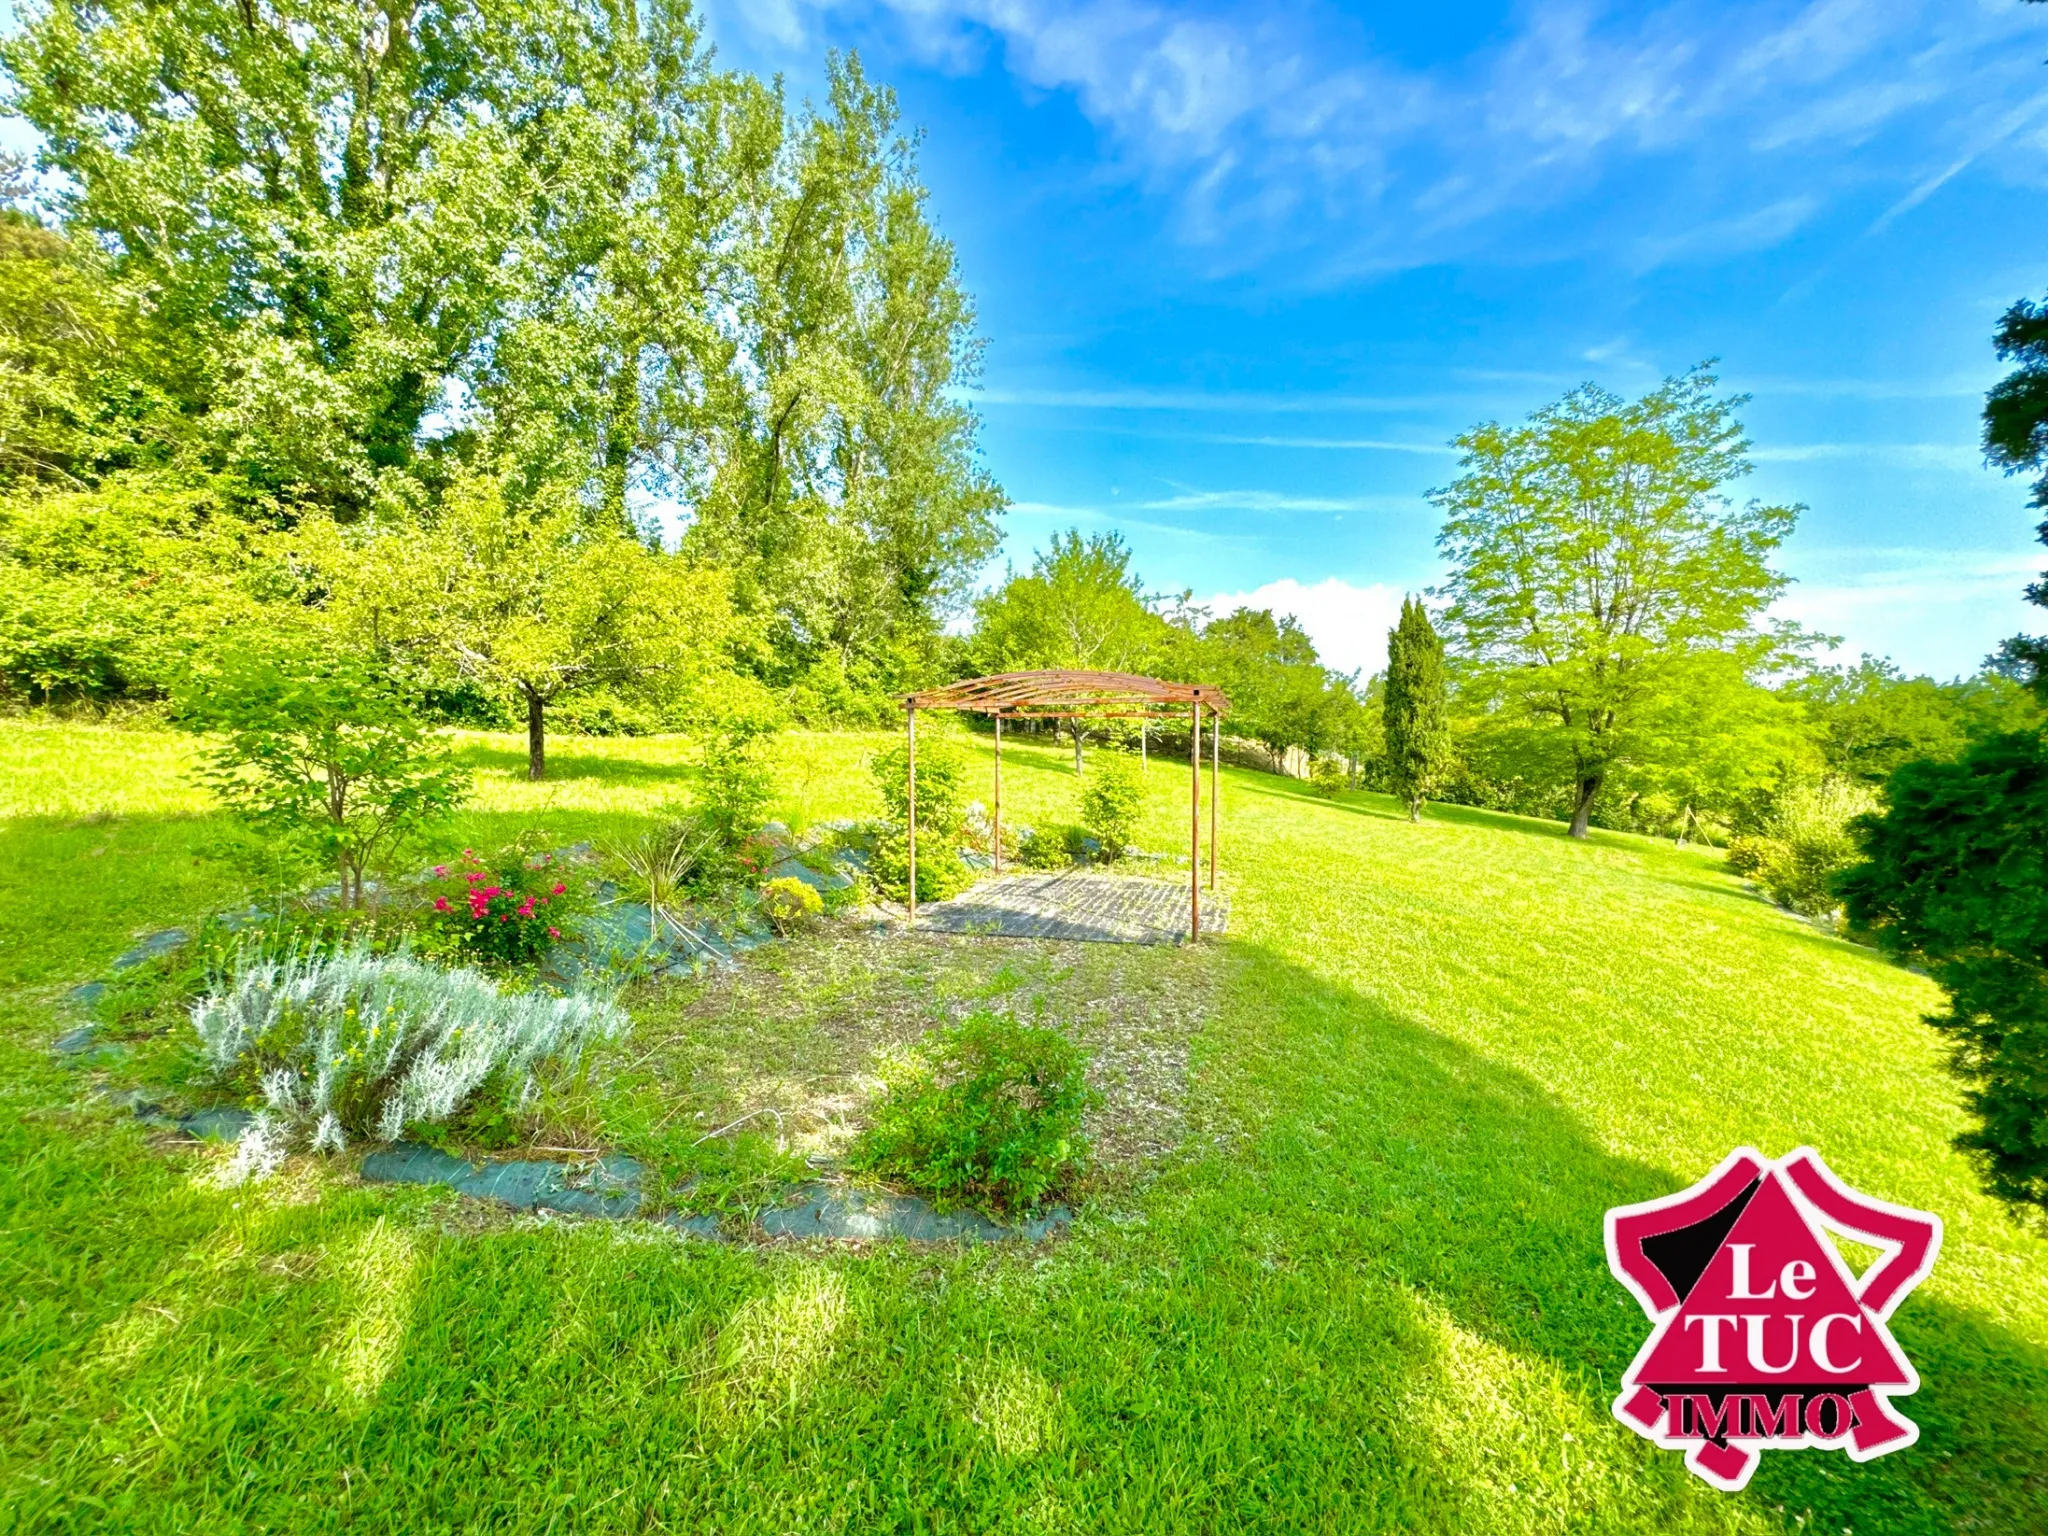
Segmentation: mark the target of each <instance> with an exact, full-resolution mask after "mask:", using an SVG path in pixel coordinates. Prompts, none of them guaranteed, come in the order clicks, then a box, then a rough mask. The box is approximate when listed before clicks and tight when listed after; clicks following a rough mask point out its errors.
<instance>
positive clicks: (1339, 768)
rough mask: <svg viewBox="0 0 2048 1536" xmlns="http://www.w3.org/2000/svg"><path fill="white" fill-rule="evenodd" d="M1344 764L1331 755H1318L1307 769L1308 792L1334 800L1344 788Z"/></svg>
mask: <svg viewBox="0 0 2048 1536" xmlns="http://www.w3.org/2000/svg"><path fill="white" fill-rule="evenodd" d="M1344 778H1345V776H1344V765H1343V764H1342V763H1340V762H1338V761H1337V760H1336V759H1335V758H1333V757H1319V758H1317V759H1316V760H1315V763H1314V765H1313V766H1312V767H1310V769H1309V771H1308V787H1309V793H1310V794H1314V795H1320V796H1322V798H1323V799H1325V800H1334V799H1336V798H1337V796H1338V795H1339V794H1340V793H1341V792H1342V791H1343V789H1344Z"/></svg>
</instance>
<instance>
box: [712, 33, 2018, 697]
mask: <svg viewBox="0 0 2048 1536" xmlns="http://www.w3.org/2000/svg"><path fill="white" fill-rule="evenodd" d="M707 25H708V29H709V32H710V35H711V38H712V40H713V41H714V42H715V43H716V45H717V46H718V48H719V50H720V53H721V56H722V57H723V58H724V59H725V61H726V62H728V63H737V64H742V65H746V66H748V67H751V68H755V69H758V70H761V71H763V72H776V71H780V72H782V73H783V74H785V75H786V77H787V78H788V80H789V83H790V86H791V88H792V89H793V90H794V91H796V92H797V93H798V94H804V93H808V92H812V91H814V90H815V89H816V86H817V83H818V81H819V78H820V75H821V66H822V59H823V57H824V53H825V50H826V49H827V48H830V47H837V48H858V49H859V51H860V53H861V55H862V57H863V59H864V60H865V61H866V63H867V64H868V67H869V69H870V72H871V73H872V74H874V75H875V76H876V77H878V78H880V79H882V80H885V81H887V82H888V83H890V84H892V85H893V86H895V87H896V89H897V91H898V92H899V94H900V96H901V100H902V104H903V108H904V113H905V117H906V119H907V120H908V121H909V122H910V123H912V124H915V125H917V126H919V127H921V128H922V129H923V130H924V131H925V135H926V137H925V144H924V149H923V164H924V168H925V174H926V179H927V180H928V181H929V183H930V185H931V187H932V191H933V206H934V211H935V213H936V215H937V217H938V219H939V221H940V223H941V225H942V227H943V228H944V230H945V231H946V233H947V234H948V235H949V236H950V237H951V238H952V239H953V240H954V241H955V242H956V243H957V245H958V247H959V251H960V257H961V263H962V266H963V268H964V271H965V274H966V279H967V282H968V284H969V286H970V287H971V288H972V290H973V292H974V293H975V295H976V297H977V299H978V301H979V304H980V312H981V324H982V330H983V332H984V334H985V335H986V337H987V341H988V349H987V354H986V358H985V368H984V377H983V388H982V390H981V392H980V396H979V404H980V408H981V410H982V412H983V414H984V418H985V431H984V444H985V448H986V452H987V456H988V460H989V463H990V466H991V467H992V468H993V470H994V471H995V473H996V474H997V476H998V477H999V478H1000V480H1001V481H1002V483H1003V485H1004V487H1005V489H1006V490H1007V491H1008V492H1009V495H1010V496H1011V498H1012V500H1013V502H1014V505H1013V507H1012V509H1011V512H1010V514H1009V519H1008V528H1009V541H1008V547H1007V552H1008V553H1009V554H1011V555H1012V556H1014V557H1015V558H1017V559H1018V560H1020V562H1021V561H1023V560H1026V559H1028V557H1029V554H1030V551H1031V549H1032V548H1033V547H1034V546H1036V545H1038V544H1040V543H1042V542H1043V541H1044V540H1045V538H1046V537H1047V536H1048V535H1049V534H1050V533H1052V532H1053V531H1055V530H1057V529H1060V528H1064V527H1067V526H1070V525H1071V526H1079V527H1081V528H1084V529H1089V530H1093V529H1098V528H1106V527H1115V528H1119V529H1121V530H1122V531H1123V532H1124V533H1125V535H1126V536H1127V537H1128V538H1129V540H1130V542H1131V544H1132V545H1133V547H1134V548H1135V549H1136V551H1137V555H1138V561H1137V563H1138V567H1139V569H1140V570H1141V571H1142V573H1143V575H1144V576H1145V578H1146V580H1147V582H1148V583H1149V584H1151V585H1152V586H1154V587H1156V588H1160V589H1168V588H1171V589H1179V588H1183V587H1191V588H1193V589H1194V590H1195V591H1196V593H1197V595H1198V596H1200V597H1202V598H1207V599H1219V600H1221V601H1223V602H1224V603H1226V604H1227V603H1228V602H1230V601H1233V600H1235V599H1237V598H1238V597H1240V596H1245V595H1250V596H1252V597H1255V598H1256V600H1257V601H1259V602H1260V603H1262V604H1264V603H1273V604H1276V605H1277V606H1280V607H1282V608H1291V609H1293V610H1295V611H1297V612H1298V613H1299V614H1300V615H1301V617H1302V618H1303V620H1304V622H1305V623H1306V624H1307V625H1308V626H1309V628H1310V631H1311V633H1313V634H1315V635H1316V636H1317V638H1318V640H1319V643H1320V644H1321V645H1322V647H1323V649H1324V651H1325V652H1326V654H1327V655H1328V657H1329V658H1330V659H1331V660H1332V661H1333V662H1335V663H1337V664H1339V665H1342V666H1344V667H1347V668H1348V667H1351V666H1361V665H1362V666H1365V667H1367V668H1371V667H1373V666H1375V665H1377V663H1378V659H1379V657H1380V655H1381V654H1382V645H1383V639H1384V631H1385V628H1386V626H1387V625H1388V623H1390V622H1391V610H1392V609H1393V608H1394V607H1395V606H1397V605H1398V602H1399V595H1400V593H1401V592H1402V591H1403V590H1404V589H1416V588H1421V587H1424V586H1427V585H1428V584H1430V583H1431V582H1432V581H1433V580H1435V579H1436V578H1437V576H1438V574H1439V572H1438V567H1437V564H1436V558H1435V549H1434V544H1433V540H1434V535H1435V531H1436V518H1435V516H1434V514H1433V512H1432V510H1431V508H1430V507H1429V505H1428V504H1427V502H1426V501H1425V499H1424V495H1425V492H1426V491H1427V490H1428V489H1429V488H1430V487H1431V486H1433V485H1438V484H1441V483H1443V482H1444V481H1445V480H1446V479H1448V478H1449V477H1450V476H1451V475H1452V474H1453V473H1454V464H1453V460H1452V458H1451V456H1450V455H1449V454H1448V453H1447V452H1446V451H1445V444H1446V442H1447V440H1448V439H1449V438H1450V437H1451V436H1452V435H1453V434H1454V433H1456V432H1457V431H1459V430H1461V429H1462V428H1464V427H1466V426H1467V425H1469V424H1471V423H1472V422H1474V421H1477V420H1481V419H1484V418H1487V417H1498V418H1502V419H1512V418H1515V417H1519V416H1521V415H1522V414H1524V413H1526V412H1527V411H1529V410H1531V409H1533V408H1534V407H1536V406H1538V405H1540V404H1542V403H1544V402H1545V401H1546V400H1549V399H1552V398H1554V397H1555V396H1556V395H1558V394H1559V393H1561V392H1562V391H1563V390H1565V389H1567V388H1569V387H1571V386H1572V385H1573V384H1576V383H1578V382H1580V381H1582V380H1587V379H1592V380H1597V381H1599V382H1601V383H1604V384H1606V385H1607V386H1609V387H1610V388H1613V389H1616V390H1620V391H1624V392H1631V393H1633V392H1639V391H1641V390H1642V389H1644V388H1646V387H1648V386H1650V385H1652V384H1653V383H1655V381H1656V380H1657V379H1658V378H1659V377H1661V376H1662V375H1664V374H1666V373H1670V372H1675V371H1678V370H1681V369H1683V368H1685V367H1687V366H1688V365H1690V364H1692V363H1694V362H1696V361H1699V360H1701V359H1704V358H1709V357H1717V358H1719V359H1720V360H1721V363H1720V367H1721V372H1722V375H1723V377H1724V379H1725V380H1726V382H1727V384H1728V386H1729V387H1730V388H1732V389H1736V390H1740V391H1743V392H1745V393H1747V394H1749V395H1750V396H1752V400H1751V403H1750V405H1749V406H1748V407H1747V409H1746V411H1745V419H1746V421H1747V423H1748V425H1749V428H1750V431H1751V435H1752V437H1753V438H1754V440H1755V444H1756V455H1755V457H1756V460H1757V467H1756V473H1755V474H1754V476H1753V477H1752V478H1751V479H1750V481H1749V482H1748V485H1747V487H1746V488H1745V493H1746V494H1753V495H1757V496H1760V497H1764V498H1767V499H1771V500H1796V501H1801V502H1804V503H1805V504H1806V505H1807V506H1808V508H1809V510H1808V512H1807V514H1806V516H1805V518H1804V519H1803V520H1802V523H1801V525H1800V528H1799V531H1798V533H1797V534H1796V535H1795V537H1794V539H1793V541H1792V543H1791V544H1790V545H1789V546H1788V547H1787V549H1786V550H1785V552H1784V555H1783V559H1782V562H1781V563H1782V566H1783V568H1784V569H1785V570H1786V571H1787V572H1788V573H1789V574H1791V575H1792V576H1794V577H1796V578H1797V585H1795V586H1794V587H1793V588H1792V591H1791V594H1790V595H1789V596H1788V597H1787V599H1786V600H1785V602H1784V603H1783V604H1782V611H1783V612H1784V613H1786V614H1787V615H1789V616H1792V617H1796V618H1799V619H1801V620H1803V621H1805V622H1807V623H1809V624H1811V625H1813V626H1815V627H1817V628H1820V629H1823V630H1825V631H1828V632H1831V633H1836V634H1840V635H1843V636H1844V637H1845V639H1846V645H1845V647H1844V649H1845V651H1846V652H1847V653H1849V654H1850V655H1852V656H1853V654H1854V653H1855V652H1857V651H1859V650H1870V651H1875V652H1879V653H1882V654H1889V655H1891V656H1893V657H1895V658H1897V659H1898V660H1899V661H1900V662H1901V663H1903V664H1904V665H1906V666H1907V667H1908V668H1910V669H1912V670H1919V671H1930V672H1934V673H1936V674H1938V675H1943V676H1947V675H1952V674H1955V673H1958V672H1968V671H1971V670H1974V669H1975V667H1976V665H1977V663H1978V661H1979V660H1980V658H1981V657H1982V656H1983V655H1984V654H1985V653H1986V652H1987V651H1989V650H1991V649H1992V648H1993V647H1994V646H1995V645H1996V643H1997V642H1998V640H1999V639H2000V638H2001V637H2003V636H2005V635H2008V634H2011V633H2014V632H2015V631H2017V630H2020V629H2022V628H2025V627H2028V625H2029V621H2030V615H2037V614H2038V610H2029V609H2028V607H2027V606H2026V604H2025V603H2024V602H2023V601H2022V600H2021V598H2020V596H2019V591H2020V588H2021V587H2022V585H2023V584H2024V583H2025V581H2026V580H2027V579H2028V578H2029V575H2030V574H2031V573H2032V572H2033V571H2034V570H2035V569H2036V568H2037V567H2038V566H2039V565H2040V564H2042V563H2044V561H2048V557H2043V555H2042V552H2041V550H2040V549H2039V547H2038V546H2037V545H2035V544H2034V543H2033V542H2032V538H2033V522H2034V516H2033V515H2032V514H2030V512H2029V510H2028V508H2027V507H2026V505H2025V488H2024V486H2023V485H2022V484H2021V483H2020V482H2019V481H2015V480H2009V479H2007V478H2005V477H2003V476H2001V475H1999V474H1997V473H1995V472H1994V471H1991V470H1989V469H1987V468H1985V467H1984V465H1983V462H1982V456H1981V454H1980V452H1979V450H1978V417H1977V413H1978V410H1979V407H1980V404H1981V400H1982V396H1983V391H1984V389H1985V388H1986V387H1987V386H1988V385H1989V384H1990V383H1991V382H1992V381H1993V380H1994V379H1995V378H1996V377H1997V376H1998V373H1999V367H1998V364H1997V362H1996V360H1995V358H1994V357H1993V356H1992V353H1991V348H1990V344H1989V337H1990V334H1991V330H1992V326H1993V324H1994V322H1995V320H1996V318H1997V316H1998V314H1999V312H2000V311H2001V310H2002V309H2003V308H2004V307H2005V306H2006V305H2007V304H2009V303H2010V302H2011V301H2012V300H2013V299H2015V298H2018V297H2020V296H2022V295H2028V294H2032V295H2036V296H2038V295H2040V294H2041V292H2042V291H2043V290H2044V288H2048V245H2044V241H2043V235H2044V234H2048V64H2044V60H2048V6H2039V7H2036V6H2029V5H2022V4H2019V3H2017V0H1755V3H1734V0H1730V3H1715V0H1692V3H1686V4H1677V5H1670V6H1651V5H1643V4H1620V3H1617V4H1611V5H1601V4H1594V3H1574V0H1542V3H1522V4H1502V3H1483V0H1472V3H1466V4H1458V5H1451V4H1440V5H1436V6H1417V5H1415V4H1413V3H1412V0H1403V3H1401V4H1390V3H1371V4H1353V5H1348V6H1346V5H1336V4H1317V3H1308V0H1304V3H1297V4H1286V5H1282V4H1266V5H1258V4H1239V5H1226V4H1210V3H1188V4H1175V5H1169V4H1163V3H1148V0H711V3H710V4H709V5H708V7H707ZM999 571H1000V565H998V567H997V573H999ZM2036 627H2039V626H2038V625H2037V626H2036Z"/></svg>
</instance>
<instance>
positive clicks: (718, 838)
mask: <svg viewBox="0 0 2048 1536" xmlns="http://www.w3.org/2000/svg"><path fill="white" fill-rule="evenodd" d="M603 846H604V851H605V852H606V853H607V854H609V855H610V856H611V857H612V858H614V859H616V860H617V861H618V862H619V863H620V864H621V865H622V866H624V869H625V872H626V874H627V875H628V876H630V877H631V879H632V880H633V882H634V885H635V887H636V892H637V891H644V892H646V894H647V905H648V908H649V910H650V911H653V912H658V913H667V912H669V911H671V910H672V909H673V908H674V907H675V906H676V905H677V904H678V903H680V902H681V901H682V899H683V894H684V892H686V891H688V890H692V889H696V888H698V887H700V886H702V885H703V884H705V883H706V882H707V881H708V880H709V879H710V878H711V877H712V876H713V875H715V873H716V872H717V870H718V868H719V867H720V866H721V864H722V862H723V859H722V854H723V848H724V833H723V832H722V831H721V829H720V828H719V827H718V826H717V824H716V823H714V822H713V821H712V820H711V819H710V818H709V817H708V816H705V815H704V814H702V813H701V812H694V811H693V812H691V813H690V814H688V815H685V816H673V817H670V818H669V819H668V820H666V821H663V822H660V823H658V824H656V825H655V826H653V827H650V828H649V829H648V830H647V831H645V832H643V833H641V834H640V835H639V836H638V837H636V838H633V839H631V840H630V841H621V842H614V843H606V844H604V845H603Z"/></svg>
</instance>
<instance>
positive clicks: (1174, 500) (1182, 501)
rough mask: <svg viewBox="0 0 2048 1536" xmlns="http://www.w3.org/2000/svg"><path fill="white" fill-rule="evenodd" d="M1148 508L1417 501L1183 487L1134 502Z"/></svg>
mask: <svg viewBox="0 0 2048 1536" xmlns="http://www.w3.org/2000/svg"><path fill="white" fill-rule="evenodd" d="M1135 505H1136V506H1137V507H1139V508H1140V509H1141V510H1143V511H1147V512H1277V513H1287V512H1378V511H1393V510H1405V509H1407V508H1408V507H1411V506H1413V505H1414V500H1413V498H1411V497H1405V496H1299V495H1292V494H1289V493H1288V492H1285V491H1182V492H1180V493H1179V494H1178V495H1174V496H1162V497H1160V498H1158V499H1157V500H1156V501H1141V502H1137V503H1135Z"/></svg>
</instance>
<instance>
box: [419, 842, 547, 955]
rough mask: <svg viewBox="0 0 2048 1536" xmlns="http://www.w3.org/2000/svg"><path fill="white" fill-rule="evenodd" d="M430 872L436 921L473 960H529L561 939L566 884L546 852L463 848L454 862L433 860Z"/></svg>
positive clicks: (544, 952) (542, 953)
mask: <svg viewBox="0 0 2048 1536" xmlns="http://www.w3.org/2000/svg"><path fill="white" fill-rule="evenodd" d="M434 876H435V884H436V886H439V887H442V888H441V889H438V890H436V891H435V893H434V896H433V911H434V915H435V919H436V921H437V925H438V926H439V927H441V928H442V930H443V931H444V932H447V933H449V934H450V935H451V936H452V937H453V938H454V940H455V943H456V947H457V948H459V949H461V950H462V951H464V952H465V953H467V954H469V955H471V956H474V957H475V958H476V959H479V960H485V961H495V962H497V963H498V964H501V965H525V964H530V963H532V962H534V961H537V960H539V959H540V958H541V957H542V956H543V955H545V954H546V953H547V950H548V947H549V946H550V945H552V944H555V943H557V942H559V941H560V940H561V938H562V935H563V931H564V930H563V928H562V926H561V925H562V923H563V922H565V921H566V920H567V913H566V910H565V908H566V906H567V905H568V898H569V894H570V893H569V883H568V881H567V880H566V879H564V878H563V877H562V873H561V871H560V870H559V869H558V868H557V866H556V862H555V860H554V857H553V855H551V854H542V855H540V856H539V857H538V858H527V857H525V856H523V855H521V854H519V853H518V852H516V851H514V852H508V853H505V854H502V855H500V856H499V857H498V858H496V859H485V858H482V857H479V856H478V854H477V852H476V850H475V849H473V848H465V849H463V850H462V861H461V863H460V864H459V865H457V866H455V867H453V868H451V867H450V866H449V865H446V864H437V865H435V866H434Z"/></svg>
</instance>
